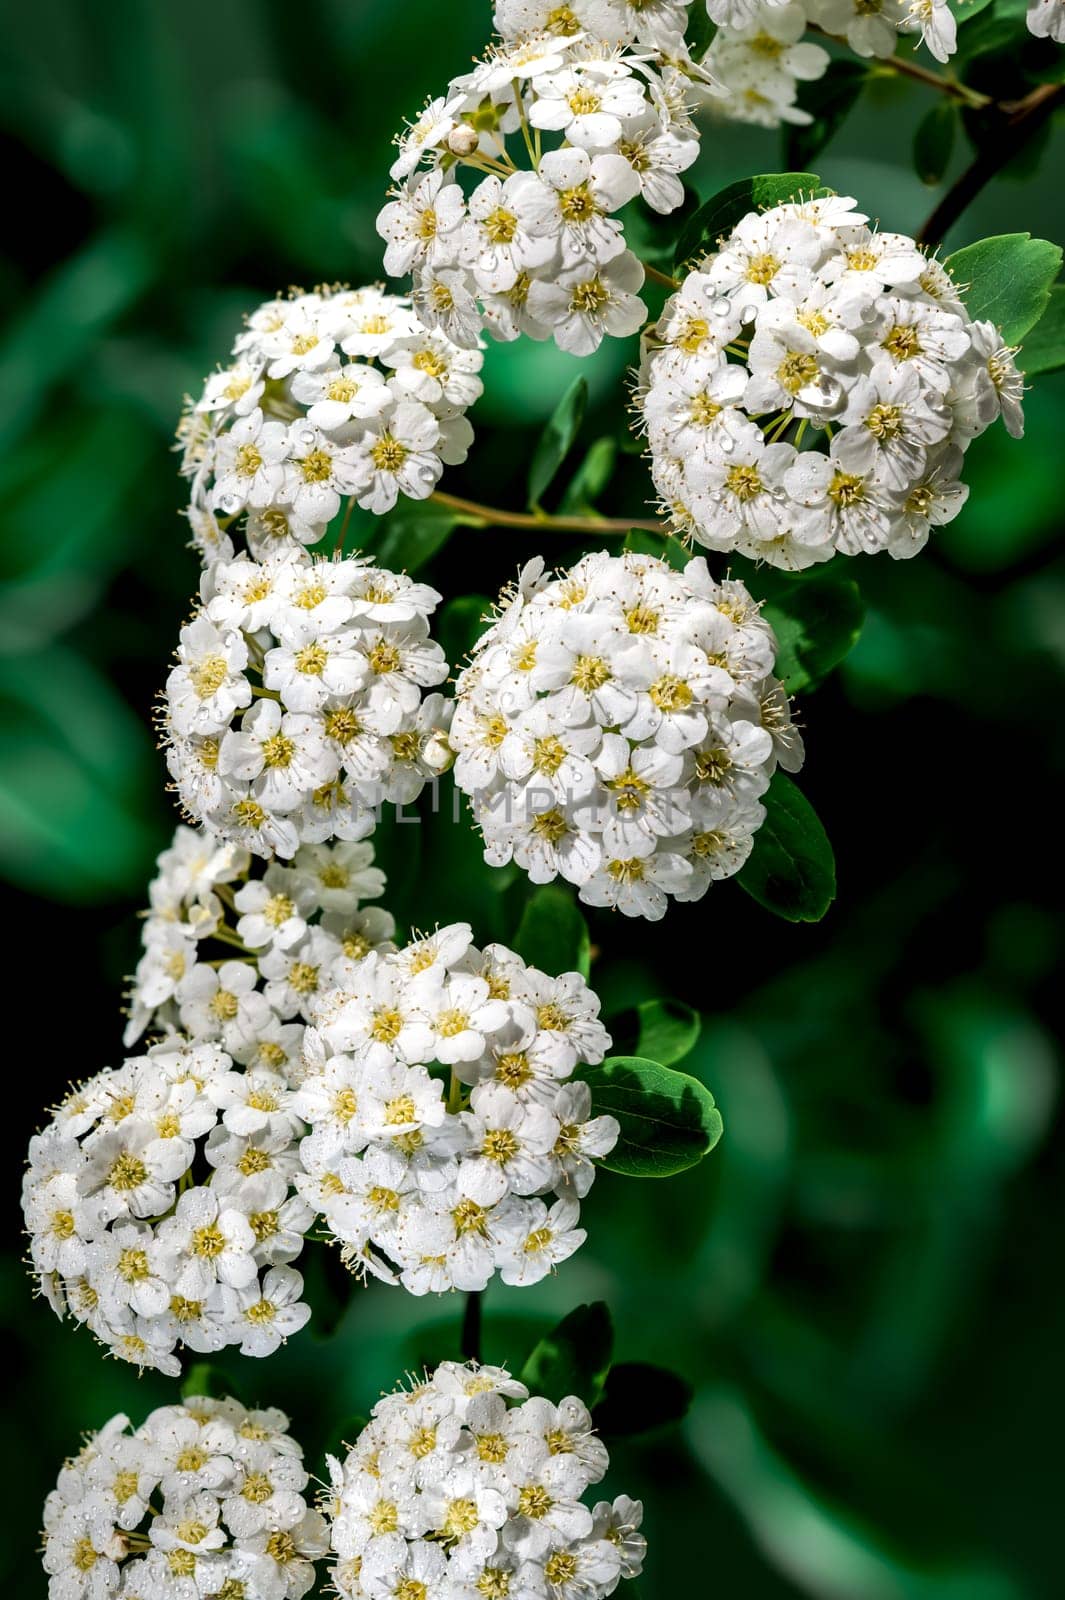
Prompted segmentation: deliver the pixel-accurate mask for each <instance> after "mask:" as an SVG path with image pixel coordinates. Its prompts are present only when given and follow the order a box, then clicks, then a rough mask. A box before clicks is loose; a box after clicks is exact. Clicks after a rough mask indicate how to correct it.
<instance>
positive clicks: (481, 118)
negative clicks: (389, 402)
mask: <svg viewBox="0 0 1065 1600" xmlns="http://www.w3.org/2000/svg"><path fill="white" fill-rule="evenodd" d="M685 16H686V11H685V8H684V7H683V6H679V5H675V4H672V3H665V0H655V3H653V4H651V5H645V6H641V7H635V6H628V5H619V4H614V3H611V0H608V3H605V4H604V3H600V0H588V3H586V4H580V3H578V4H577V5H575V6H574V7H573V8H572V9H571V8H570V7H568V6H552V5H549V4H540V3H537V0H530V3H525V0H517V3H512V0H499V4H498V6H497V10H496V20H497V24H498V26H499V27H500V29H501V31H502V33H503V35H504V38H503V40H502V42H501V43H499V44H498V45H496V46H493V47H492V48H491V49H489V50H488V52H487V53H486V54H485V56H484V57H483V59H482V60H480V61H478V62H477V63H476V65H475V66H474V68H473V70H472V72H468V73H464V74H463V75H462V76H460V77H458V78H454V79H453V80H452V81H451V83H450V84H449V85H448V88H447V92H446V94H444V95H443V96H442V97H440V98H439V99H436V100H432V101H430V102H429V104H428V105H427V106H426V108H425V110H424V111H423V112H422V114H421V116H420V117H419V118H418V119H417V121H416V122H415V123H413V125H412V126H411V127H409V128H408V130H407V131H406V133H405V134H404V135H403V136H402V137H401V138H400V139H399V141H398V143H399V155H398V157H397V159H396V161H395V163H394V164H393V166H392V177H393V178H394V179H395V180H396V182H397V188H396V189H395V190H394V191H393V193H394V198H393V199H392V200H390V201H389V203H388V204H387V205H386V206H385V207H384V209H383V211H382V212H381V215H380V216H379V218H378V230H379V232H380V233H381V235H382V237H383V238H384V239H385V241H386V245H387V248H386V250H385V257H384V264H385V270H386V271H387V272H388V273H390V274H392V275H393V276H402V275H405V274H407V273H411V274H412V275H413V283H414V290H413V297H414V304H415V307H416V308H417V310H418V312H419V314H420V316H421V317H422V319H423V320H424V321H425V322H426V323H428V324H430V325H432V326H434V327H437V328H439V329H440V330H441V331H442V332H443V333H444V334H445V335H447V336H448V337H449V338H451V339H452V340H454V341H455V343H456V344H460V345H464V346H475V345H476V344H477V343H478V340H479V339H480V336H481V333H482V330H483V329H484V328H487V329H488V331H489V332H490V333H491V334H493V335H494V336H495V337H496V338H497V339H516V338H517V337H518V336H519V334H522V333H526V334H528V335H530V336H531V337H532V338H534V339H547V338H549V337H553V338H554V340H555V342H556V343H557V344H558V346H559V347H560V348H561V349H563V350H568V351H571V352H573V353H574V354H575V355H588V354H590V353H591V352H592V351H593V350H595V349H596V348H597V347H598V345H599V343H600V342H601V340H602V339H603V337H604V335H606V334H612V335H615V336H617V337H623V336H625V335H627V334H631V333H635V332H636V330H637V329H638V328H640V327H641V326H642V325H643V323H644V321H645V319H646V315H647V311H646V307H645V305H644V303H643V301H642V300H641V299H640V298H639V295H638V291H639V289H640V288H641V286H642V283H643V278H644V271H643V267H642V265H641V263H640V262H639V261H638V260H637V258H636V256H635V255H634V254H633V253H632V252H631V251H629V250H627V249H626V247H625V233H624V228H623V224H622V222H621V219H620V218H619V216H618V213H619V212H620V211H621V210H622V208H623V207H624V206H625V205H626V204H627V203H628V202H629V201H630V200H633V199H635V198H636V196H637V195H641V194H642V196H643V198H644V200H645V201H646V202H647V204H648V205H649V206H650V207H651V208H652V209H653V210H655V211H658V212H669V211H672V210H674V209H675V208H676V207H677V206H679V205H680V203H681V201H682V199H683V196H684V188H683V184H682V183H681V180H680V176H679V174H680V173H681V172H683V171H684V170H685V169H686V168H687V167H689V166H691V164H692V162H693V161H694V160H695V158H696V156H697V154H698V149H699V144H698V134H697V132H696V129H695V126H694V124H693V122H692V120H691V116H690V113H689V105H690V103H691V102H692V101H693V100H694V99H697V98H699V97H700V96H701V95H704V94H706V93H708V92H710V87H709V81H708V77H707V74H706V73H704V72H703V70H702V69H701V68H700V67H699V66H698V65H697V64H696V63H695V62H693V61H692V60H691V59H690V57H689V56H688V53H687V50H686V48H685V45H684V41H683V34H682V32H681V33H674V32H673V31H671V28H670V27H669V26H667V25H670V24H677V25H682V24H683V21H684V18H685ZM530 29H531V30H535V31H529V30H530ZM636 37H639V38H640V40H641V41H642V44H641V47H640V48H635V49H634V48H630V47H629V44H630V40H632V39H634V38H636ZM660 40H661V42H662V43H663V44H666V43H668V57H667V56H666V55H665V54H662V53H660V52H659V41H660ZM545 138H546V139H547V140H548V141H551V143H552V147H551V148H545ZM515 156H516V157H517V161H516V160H515ZM426 163H427V164H428V166H429V168H430V170H429V171H428V172H426V171H424V169H423V167H424V164H426ZM463 168H465V169H466V171H467V172H469V173H470V174H474V175H477V176H479V179H480V181H479V182H478V183H477V184H476V187H474V188H473V189H472V191H471V192H470V193H469V195H468V196H467V195H466V193H465V192H464V190H463V188H462V186H461V185H460V183H459V176H458V175H459V172H460V171H461V170H462V169H463Z"/></svg>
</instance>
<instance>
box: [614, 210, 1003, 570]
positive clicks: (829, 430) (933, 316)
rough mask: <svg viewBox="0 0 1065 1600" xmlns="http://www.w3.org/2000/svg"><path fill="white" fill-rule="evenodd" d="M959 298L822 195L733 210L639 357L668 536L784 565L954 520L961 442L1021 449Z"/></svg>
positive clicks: (989, 356) (859, 217)
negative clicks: (996, 431)
mask: <svg viewBox="0 0 1065 1600" xmlns="http://www.w3.org/2000/svg"><path fill="white" fill-rule="evenodd" d="M963 293H964V285H960V284H956V283H955V282H954V280H953V279H952V278H951V276H950V274H949V273H948V272H947V270H946V268H945V267H944V266H943V265H942V264H941V263H940V262H938V261H936V260H934V259H932V258H930V257H928V256H926V255H924V254H923V253H922V251H921V250H920V249H919V248H918V247H917V245H916V244H915V243H914V241H913V240H912V239H910V238H908V237H907V236H905V235H904V234H899V233H885V232H880V231H877V230H875V229H873V228H871V227H870V226H869V225H868V219H867V218H866V217H865V216H864V215H863V214H862V213H861V212H858V211H856V210H855V202H854V201H853V200H850V199H846V198H844V197H842V196H835V195H832V196H828V197H826V198H817V199H815V198H810V199H806V200H803V199H802V198H801V197H800V198H799V199H797V200H795V201H789V202H787V203H786V204H783V205H777V206H773V207H772V208H771V209H769V210H767V211H764V212H750V213H748V215H747V216H745V217H743V218H742V220H741V221H740V222H738V223H737V224H736V226H735V227H734V228H733V229H732V231H731V233H730V234H729V235H728V237H727V238H723V239H721V240H720V241H719V243H718V248H717V249H716V250H714V251H712V252H711V253H710V254H709V255H707V256H706V257H705V258H704V259H702V260H700V261H699V262H697V263H696V264H695V266H694V267H693V269H692V270H691V271H690V272H689V273H688V274H687V276H686V277H685V278H684V281H683V283H682V285H681V287H680V289H679V290H678V291H677V292H676V293H675V294H674V295H672V296H671V297H670V299H669V300H668V301H667V302H666V305H665V308H664V310H663V312H662V315H661V317H660V318H659V320H658V323H657V325H656V327H655V328H654V329H653V330H651V332H650V334H649V335H648V337H647V339H646V341H645V343H646V349H645V358H644V364H643V369H642V373H641V387H640V393H639V406H640V410H641V411H642V417H643V423H644V426H645V428H646V433H647V438H648V442H649V445H650V454H651V468H652V475H653V477H654V481H655V486H656V488H657V489H658V492H659V495H660V497H661V502H662V506H663V509H664V511H665V514H666V515H667V516H668V517H669V518H670V519H671V520H672V523H673V525H674V527H675V529H676V530H677V532H678V533H679V534H680V535H681V536H682V537H684V538H685V539H694V540H695V541H697V542H698V543H699V544H701V545H704V546H705V547H706V548H707V549H710V550H725V551H728V550H738V551H739V552H740V553H741V554H743V555H745V556H749V557H751V558H752V559H754V560H764V561H768V562H770V563H772V564H773V565H774V566H781V567H789V568H802V567H808V566H810V565H812V564H813V563H815V562H819V561H827V560H828V559H829V558H830V557H831V556H832V555H833V553H834V552H835V551H837V550H838V551H842V552H844V553H845V554H847V555H858V554H860V553H869V554H871V553H875V552H876V551H879V550H887V551H888V552H889V553H890V554H891V555H893V556H896V557H903V556H912V555H914V554H915V553H916V552H917V551H918V550H920V549H921V547H922V546H923V545H924V543H925V542H926V540H927V538H928V534H929V530H930V528H932V527H934V526H939V525H940V524H942V523H945V522H949V521H950V520H951V519H952V518H953V517H955V516H956V515H957V514H958V512H959V511H960V509H961V507H962V505H963V504H964V502H965V499H966V496H967V493H968V491H967V489H966V488H965V486H964V484H962V483H961V482H960V481H959V477H960V472H961V466H962V457H963V454H964V451H965V450H966V449H967V447H968V445H969V444H970V442H971V441H972V440H973V439H974V438H976V437H977V435H978V434H980V433H983V431H984V430H985V428H988V427H989V426H990V425H991V423H992V422H994V421H995V419H996V418H997V417H1000V416H1001V417H1002V419H1003V421H1004V422H1005V425H1006V427H1007V429H1008V430H1009V432H1010V433H1011V434H1013V435H1014V436H1015V437H1017V436H1019V435H1020V434H1021V433H1022V432H1023V416H1022V410H1021V398H1022V391H1023V379H1022V377H1021V374H1020V373H1019V372H1018V371H1017V368H1016V366H1015V365H1014V360H1013V357H1014V355H1015V353H1016V352H1015V351H1013V350H1010V349H1008V348H1005V347H1004V346H1003V342H1002V337H1001V334H1000V333H999V332H998V330H997V328H996V327H995V326H994V324H993V323H991V322H974V321H972V320H971V319H970V317H969V314H968V312H967V311H966V308H965V304H964V299H963Z"/></svg>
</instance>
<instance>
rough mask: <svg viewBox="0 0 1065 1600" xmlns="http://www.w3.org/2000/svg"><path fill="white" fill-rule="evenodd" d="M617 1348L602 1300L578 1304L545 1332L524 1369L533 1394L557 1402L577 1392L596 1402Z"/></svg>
mask: <svg viewBox="0 0 1065 1600" xmlns="http://www.w3.org/2000/svg"><path fill="white" fill-rule="evenodd" d="M613 1349H614V1325H613V1323H612V1321H611V1319H610V1311H609V1310H608V1308H607V1306H606V1305H605V1304H604V1303H603V1301H602V1300H596V1301H593V1303H592V1304H591V1305H586V1306H577V1307H576V1309H575V1310H573V1311H571V1312H570V1313H569V1315H568V1316H565V1317H563V1318H562V1321H561V1322H560V1323H559V1324H558V1326H557V1327H555V1328H552V1330H551V1332H550V1333H547V1334H545V1335H544V1337H543V1338H542V1339H541V1340H540V1342H539V1344H537V1345H536V1347H535V1348H534V1349H533V1351H532V1354H531V1355H530V1356H529V1359H528V1361H526V1363H525V1365H524V1367H522V1369H521V1381H522V1383H524V1384H527V1385H528V1387H529V1389H530V1390H531V1391H532V1393H533V1394H538V1395H544V1396H545V1397H546V1398H547V1399H548V1400H553V1401H554V1402H555V1404H556V1405H557V1404H558V1402H559V1401H560V1400H564V1399H565V1398H566V1397H567V1395H571V1394H575V1395H578V1396H579V1397H580V1399H582V1400H583V1401H584V1403H585V1405H586V1406H588V1407H591V1406H594V1405H595V1403H596V1401H597V1400H598V1399H599V1397H600V1395H601V1394H602V1392H603V1385H604V1384H605V1382H606V1375H607V1373H608V1372H609V1370H610V1357H611V1354H612V1352H613Z"/></svg>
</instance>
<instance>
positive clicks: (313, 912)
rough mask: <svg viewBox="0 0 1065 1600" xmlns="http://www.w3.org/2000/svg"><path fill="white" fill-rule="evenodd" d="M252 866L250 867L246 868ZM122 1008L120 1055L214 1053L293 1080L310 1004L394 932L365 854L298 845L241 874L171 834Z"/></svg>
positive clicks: (200, 844)
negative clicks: (151, 1047) (139, 1047)
mask: <svg viewBox="0 0 1065 1600" xmlns="http://www.w3.org/2000/svg"><path fill="white" fill-rule="evenodd" d="M258 865H259V864H258V863H256V866H258ZM158 868H159V870H158V874H157V876H156V877H155V878H154V879H153V881H152V884H151V888H150V890H149V902H150V909H149V911H148V913H147V916H146V917H145V920H144V930H143V933H142V935H141V944H142V946H143V952H144V953H143V954H142V956H141V958H140V961H139V962H138V964H137V970H136V973H135V974H134V977H133V981H132V987H131V991H130V996H129V1001H130V1004H129V1023H128V1025H127V1028H126V1034H125V1044H126V1046H127V1048H128V1047H129V1046H131V1045H134V1044H136V1042H137V1040H138V1039H140V1038H141V1037H142V1035H143V1034H144V1033H145V1032H146V1031H148V1032H150V1033H151V1034H155V1035H160V1034H162V1035H168V1034H182V1035H184V1036H185V1037H186V1038H188V1039H189V1040H191V1041H193V1042H194V1043H199V1042H201V1041H212V1042H217V1043H219V1044H221V1046H222V1048H223V1049H224V1050H226V1051H227V1052H228V1053H229V1054H230V1055H231V1056H232V1057H233V1059H234V1061H236V1062H238V1063H239V1064H240V1065H241V1066H243V1067H244V1068H246V1069H247V1070H249V1071H254V1070H258V1069H260V1068H265V1069H266V1070H268V1071H270V1072H276V1073H280V1074H281V1075H282V1077H284V1078H286V1079H287V1080H288V1081H289V1082H291V1083H295V1082H298V1080H299V1075H300V1072H301V1055H302V1049H303V1031H304V1027H305V1026H306V1019H307V1017H308V1015H309V1014H310V1012H309V1008H310V1006H311V1005H312V1004H313V1002H314V998H315V996H316V995H318V994H324V993H325V992H326V990H328V989H332V988H335V987H336V985H337V984H339V983H341V982H343V980H344V978H345V977H346V976H347V974H348V973H349V972H350V970H351V968H352V965H353V964H354V963H355V962H358V961H361V960H362V958H363V957H364V956H366V955H368V954H369V952H370V951H371V950H378V949H391V948H393V947H392V945H391V943H390V941H391V939H392V935H393V934H394V932H395V923H394V921H393V919H392V917H391V916H390V915H389V913H388V912H387V911H385V910H383V909H382V908H381V907H380V906H372V905H364V904H363V901H364V900H372V899H376V898H377V897H378V896H379V895H381V894H383V893H384V888H385V877H384V873H383V872H382V871H381V870H380V868H378V867H375V866H374V865H373V846H372V845H371V844H370V843H369V842H364V843H357V844H351V843H347V842H344V841H338V842H337V843H335V844H305V845H301V846H300V848H299V849H298V850H297V852H296V854H295V856H294V857H293V859H292V862H291V864H290V865H287V866H285V865H282V864H281V863H280V862H277V861H272V862H270V863H269V865H268V866H267V867H266V868H265V871H261V875H260V873H257V872H253V870H252V858H251V856H250V855H249V853H248V851H246V850H241V849H239V848H238V847H237V846H236V845H232V844H227V843H225V842H224V841H223V840H221V839H219V838H218V837H217V836H216V835H214V834H211V833H210V832H208V831H207V830H206V829H197V828H186V827H179V828H178V829H177V831H176V832H175V834H174V840H173V843H172V844H171V845H170V846H169V847H168V848H167V849H166V850H164V851H163V853H162V854H161V855H160V857H159V863H158Z"/></svg>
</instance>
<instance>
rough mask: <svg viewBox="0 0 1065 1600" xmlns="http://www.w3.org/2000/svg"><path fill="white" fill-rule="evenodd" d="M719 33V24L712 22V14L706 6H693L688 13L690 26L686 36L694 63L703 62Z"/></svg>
mask: <svg viewBox="0 0 1065 1600" xmlns="http://www.w3.org/2000/svg"><path fill="white" fill-rule="evenodd" d="M716 33H717V23H716V22H714V21H712V20H711V17H710V13H709V11H707V9H706V7H705V6H704V5H697V6H692V7H691V9H690V10H689V12H688V25H687V28H686V30H685V35H686V38H687V41H688V53H689V54H690V56H691V58H692V60H693V61H701V60H702V59H703V57H704V56H705V54H706V52H707V51H708V50H709V48H710V46H711V45H712V44H713V42H714V37H715V35H716Z"/></svg>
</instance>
